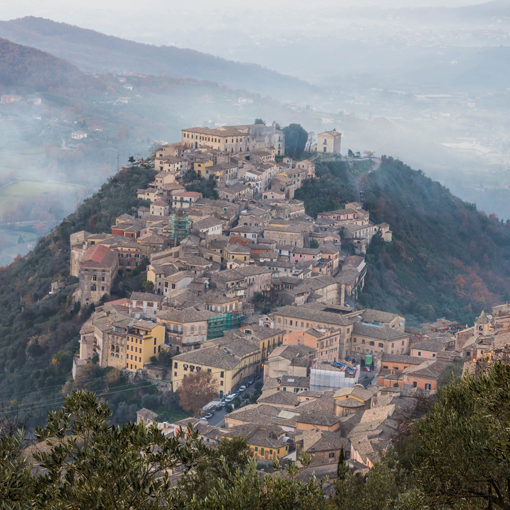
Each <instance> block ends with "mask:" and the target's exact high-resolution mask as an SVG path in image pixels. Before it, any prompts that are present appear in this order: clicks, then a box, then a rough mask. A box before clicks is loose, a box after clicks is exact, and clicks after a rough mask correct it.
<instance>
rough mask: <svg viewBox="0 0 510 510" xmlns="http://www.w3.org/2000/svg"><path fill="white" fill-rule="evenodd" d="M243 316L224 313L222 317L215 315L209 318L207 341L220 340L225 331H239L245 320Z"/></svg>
mask: <svg viewBox="0 0 510 510" xmlns="http://www.w3.org/2000/svg"><path fill="white" fill-rule="evenodd" d="M243 317H244V316H243V315H241V314H232V313H222V314H220V315H213V316H212V317H210V318H209V321H208V323H207V340H210V339H211V338H219V337H220V336H223V333H224V332H225V331H229V330H231V329H239V328H240V327H241V322H242V320H243Z"/></svg>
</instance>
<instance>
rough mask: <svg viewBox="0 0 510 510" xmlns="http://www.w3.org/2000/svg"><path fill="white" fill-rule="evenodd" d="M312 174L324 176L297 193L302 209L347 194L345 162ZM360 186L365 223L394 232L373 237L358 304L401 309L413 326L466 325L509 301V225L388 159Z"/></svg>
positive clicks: (350, 185)
mask: <svg viewBox="0 0 510 510" xmlns="http://www.w3.org/2000/svg"><path fill="white" fill-rule="evenodd" d="M318 174H319V175H323V176H325V177H326V180H323V181H322V182H321V181H318V182H316V181H309V182H307V184H306V186H305V187H304V188H303V189H302V190H299V191H298V193H296V197H297V198H301V199H305V201H306V206H307V212H308V214H316V213H317V212H319V210H321V206H324V209H326V210H333V209H335V208H337V207H338V206H339V204H341V203H345V202H347V201H351V200H352V199H353V196H354V192H355V189H354V177H353V176H352V175H351V174H350V172H349V169H348V168H347V165H346V164H345V163H328V164H326V165H321V164H319V165H318ZM359 184H360V187H361V188H362V189H363V190H364V194H365V204H364V205H365V208H366V209H367V210H369V211H370V216H371V220H372V221H374V222H375V223H383V222H386V223H388V224H389V225H390V227H391V230H392V231H393V242H392V243H389V244H387V243H384V242H382V241H381V240H378V239H377V238H375V239H374V241H373V243H372V246H371V247H370V249H369V251H368V254H367V263H368V277H367V285H366V287H365V289H364V291H363V293H362V295H361V304H362V305H364V306H367V307H372V308H380V309H383V310H391V311H399V312H401V313H403V314H404V315H406V316H407V317H408V318H409V319H410V322H411V323H412V322H414V323H417V322H420V321H421V322H423V321H428V320H433V319H436V318H438V317H445V316H446V317H447V318H450V319H458V320H459V321H460V322H461V323H462V322H464V323H466V322H468V321H470V320H471V319H472V318H473V317H474V316H475V315H476V314H478V313H479V312H480V311H481V310H482V309H484V308H486V307H488V306H490V305H492V304H496V303H499V302H502V301H507V300H510V279H509V277H510V224H509V223H502V222H501V221H499V220H498V219H497V218H496V217H495V216H494V215H490V216H486V215H485V214H484V213H482V212H480V211H477V209H476V207H475V205H473V204H468V203H466V202H463V201H462V200H460V199H459V198H457V197H455V196H453V195H452V194H451V193H450V192H449V191H448V190H447V189H446V188H444V187H443V186H441V185H440V184H439V183H438V182H435V181H432V180H431V179H429V178H428V177H426V176H425V175H424V174H423V172H421V171H415V170H412V169H411V168H409V167H408V166H406V165H404V164H403V163H402V162H400V161H396V160H393V159H392V158H383V162H382V165H381V168H380V170H379V171H377V172H372V173H370V174H364V175H363V176H362V177H361V178H360V179H359ZM335 193H337V195H336V197H335V196H334V195H335ZM413 319H414V321H413Z"/></svg>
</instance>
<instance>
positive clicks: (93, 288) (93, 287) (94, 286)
mask: <svg viewBox="0 0 510 510" xmlns="http://www.w3.org/2000/svg"><path fill="white" fill-rule="evenodd" d="M90 290H92V291H94V290H97V287H96V284H95V283H94V285H92V286H91V287H90Z"/></svg>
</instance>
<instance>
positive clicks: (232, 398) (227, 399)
mask: <svg viewBox="0 0 510 510" xmlns="http://www.w3.org/2000/svg"><path fill="white" fill-rule="evenodd" d="M234 398H235V395H228V397H226V398H225V402H226V403H227V404H229V403H230V402H232V400H234Z"/></svg>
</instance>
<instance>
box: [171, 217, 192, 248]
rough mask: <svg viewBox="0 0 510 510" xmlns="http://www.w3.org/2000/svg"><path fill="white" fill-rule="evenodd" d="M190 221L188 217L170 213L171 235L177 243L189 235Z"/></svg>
mask: <svg viewBox="0 0 510 510" xmlns="http://www.w3.org/2000/svg"><path fill="white" fill-rule="evenodd" d="M189 227H190V221H189V217H188V216H187V215H186V216H181V215H180V214H172V232H171V237H172V239H175V240H176V242H177V244H179V243H180V242H181V241H182V240H183V239H185V238H186V237H188V236H189Z"/></svg>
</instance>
